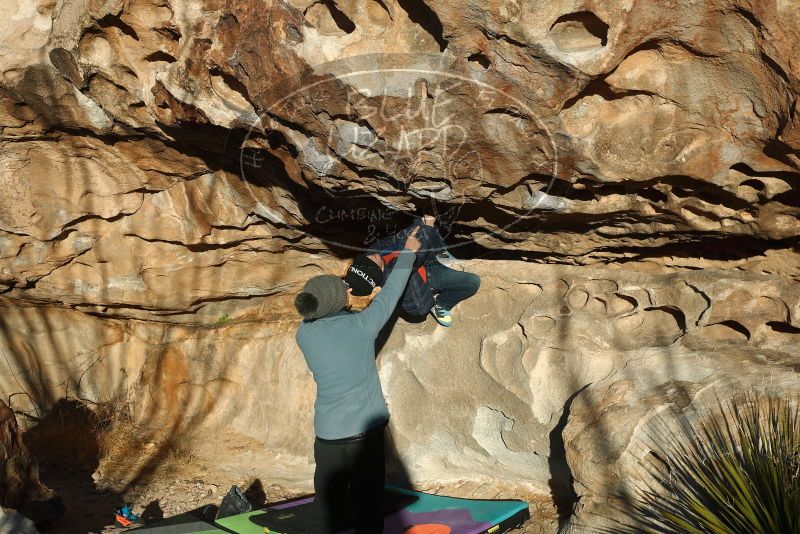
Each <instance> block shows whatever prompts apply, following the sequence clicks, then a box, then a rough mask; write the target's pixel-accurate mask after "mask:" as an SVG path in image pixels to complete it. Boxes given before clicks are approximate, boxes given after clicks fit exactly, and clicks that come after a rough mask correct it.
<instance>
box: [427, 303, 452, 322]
mask: <svg viewBox="0 0 800 534" xmlns="http://www.w3.org/2000/svg"><path fill="white" fill-rule="evenodd" d="M431 315H433V318H434V319H436V322H437V323H439V324H440V325H442V326H450V325H451V324H453V316H452V315H450V310H448V309H447V308H443V307H441V306H439V305H438V304H435V305H434V306H433V308H431Z"/></svg>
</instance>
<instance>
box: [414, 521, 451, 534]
mask: <svg viewBox="0 0 800 534" xmlns="http://www.w3.org/2000/svg"><path fill="white" fill-rule="evenodd" d="M403 534H450V527H448V526H447V525H441V524H438V523H436V524H434V523H431V524H428V525H414V526H413V527H411V528H409V529H407V530H406V531H405V532H404V533H403Z"/></svg>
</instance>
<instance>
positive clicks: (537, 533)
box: [25, 405, 556, 534]
mask: <svg viewBox="0 0 800 534" xmlns="http://www.w3.org/2000/svg"><path fill="white" fill-rule="evenodd" d="M92 417H93V416H92V414H91V413H89V412H88V411H86V410H83V409H81V408H80V407H79V406H77V405H65V406H62V407H61V408H60V409H58V410H54V412H53V414H51V416H49V417H48V419H47V420H45V421H43V422H42V423H40V424H38V425H37V426H35V427H33V428H31V429H30V430H28V431H27V432H26V434H25V441H26V444H27V445H28V447H29V449H30V450H31V452H32V453H33V454H34V455H35V456H36V457H37V458H38V459H39V463H40V478H41V479H42V481H43V482H44V483H45V484H46V485H47V486H49V487H50V488H52V489H53V490H55V491H56V492H57V493H58V494H59V495H60V497H61V499H62V501H63V504H64V506H65V509H66V513H65V515H64V517H63V519H62V520H61V522H60V523H59V524H57V525H54V526H51V527H50V528H47V529H43V530H42V532H47V533H50V534H89V533H91V534H95V533H97V534H100V533H102V534H107V533H118V532H121V531H124V530H129V529H124V528H118V527H115V526H114V510H115V508H117V507H119V506H120V505H122V504H124V503H130V504H132V505H133V510H134V512H135V513H136V514H139V515H140V516H141V517H142V520H143V521H144V522H145V524H147V523H151V522H154V521H157V520H159V519H162V518H167V517H172V516H174V515H178V514H181V513H183V512H187V511H191V510H202V509H203V508H205V507H206V506H209V505H212V506H217V505H219V503H220V502H221V500H222V497H223V496H224V495H225V494H226V493H227V492H228V490H229V489H230V488H231V486H233V485H234V484H235V485H237V486H239V487H240V488H241V489H242V490H244V491H245V495H246V496H247V497H248V500H249V501H250V502H251V503H252V504H253V506H254V507H259V506H263V505H264V504H266V503H269V502H275V501H280V500H284V499H287V498H290V497H296V496H300V495H305V494H309V493H312V486H311V480H312V475H313V465H311V464H307V463H305V462H302V463H298V462H297V460H294V459H289V458H282V457H279V456H275V455H273V454H270V453H269V452H267V451H265V450H264V449H263V447H262V446H261V445H260V444H259V443H258V442H256V441H255V440H252V439H250V438H247V437H244V436H238V435H235V434H230V433H228V434H224V435H219V434H216V435H213V436H196V437H195V438H194V439H193V440H192V442H191V443H188V442H185V443H181V444H180V446H175V445H174V444H173V445H169V444H163V443H158V442H157V440H155V441H152V442H148V441H147V440H144V441H146V442H145V443H143V444H138V445H136V443H135V442H134V443H131V442H130V440H128V441H127V442H126V441H125V440H123V441H122V442H121V445H120V447H118V448H117V449H115V450H114V451H113V454H111V456H113V458H102V459H101V449H103V441H102V436H98V426H97V424H96V421H94V420H93V419H92ZM126 443H127V445H126ZM137 447H140V448H141V450H134V449H135V448H137ZM149 449H152V452H151V454H149V455H148V450H149ZM104 452H107V451H105V450H104ZM106 456H108V455H106ZM143 458H144V459H145V460H146V459H148V458H149V460H151V461H150V462H149V463H148V462H147V461H143ZM154 458H155V459H156V460H157V461H155V462H153V461H152V460H153V459H154ZM531 513H532V515H533V516H534V519H532V520H531V521H529V522H528V523H527V524H526V525H525V527H524V528H523V529H521V530H518V531H517V532H520V533H528V534H545V533H548V534H549V533H553V532H556V520H555V518H554V516H553V513H552V503H550V502H549V500H548V499H546V498H544V499H539V500H537V501H536V502H531Z"/></svg>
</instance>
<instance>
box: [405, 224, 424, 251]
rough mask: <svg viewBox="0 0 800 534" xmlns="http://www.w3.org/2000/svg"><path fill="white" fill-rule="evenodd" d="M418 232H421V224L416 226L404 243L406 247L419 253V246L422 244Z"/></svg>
mask: <svg viewBox="0 0 800 534" xmlns="http://www.w3.org/2000/svg"><path fill="white" fill-rule="evenodd" d="M417 232H419V226H417V227H416V228H414V229H413V230H412V231H411V233H410V234H408V237H407V238H406V244H405V245H404V247H405V248H407V249H408V250H410V251H411V252H413V253H415V254H416V253H417V251H418V250H419V247H420V246H421V244H420V242H419V239H417Z"/></svg>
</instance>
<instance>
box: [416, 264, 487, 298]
mask: <svg viewBox="0 0 800 534" xmlns="http://www.w3.org/2000/svg"><path fill="white" fill-rule="evenodd" d="M425 270H426V271H427V273H428V287H430V288H431V291H432V292H433V294H434V295H436V303H437V304H438V305H439V306H441V307H442V308H447V309H448V310H452V309H453V307H454V306H455V305H456V304H458V303H459V302H461V301H462V300H466V299H468V298H469V297H471V296H472V295H474V294H475V293H477V292H478V288H480V287H481V279H480V277H479V276H478V275H476V274H472V273H466V272H463V271H456V270H455V269H451V268H449V267H445V266H444V265H442V264H441V263H439V262H438V261H432V262H430V263H426V264H425Z"/></svg>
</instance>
